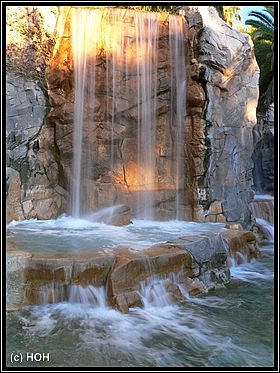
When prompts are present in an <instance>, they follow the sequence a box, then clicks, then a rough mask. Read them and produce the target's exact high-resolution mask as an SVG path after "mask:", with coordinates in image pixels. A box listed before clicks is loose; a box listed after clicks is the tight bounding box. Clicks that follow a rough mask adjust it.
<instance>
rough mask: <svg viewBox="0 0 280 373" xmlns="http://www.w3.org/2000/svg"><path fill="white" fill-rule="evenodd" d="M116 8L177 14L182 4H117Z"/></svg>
mask: <svg viewBox="0 0 280 373" xmlns="http://www.w3.org/2000/svg"><path fill="white" fill-rule="evenodd" d="M116 8H126V9H132V10H138V11H143V12H167V13H170V14H176V12H177V10H178V9H179V8H181V7H180V6H154V5H151V6H116Z"/></svg>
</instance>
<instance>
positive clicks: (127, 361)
mask: <svg viewBox="0 0 280 373" xmlns="http://www.w3.org/2000/svg"><path fill="white" fill-rule="evenodd" d="M261 251H262V254H263V256H262V258H261V259H258V260H255V261H252V262H251V263H245V264H242V265H240V266H238V267H232V268H231V274H232V281H231V284H230V285H228V286H227V287H226V288H223V289H220V290H216V291H213V292H210V293H208V294H207V295H205V296H203V297H201V298H191V297H189V296H187V298H186V300H185V301H183V302H181V303H180V304H176V305H166V306H164V305H161V306H157V305H155V304H154V303H151V302H149V301H148V300H146V302H145V307H144V308H143V309H137V308H134V309H132V310H131V311H130V312H129V313H128V314H122V313H120V312H118V311H116V310H113V309H111V308H109V307H107V306H106V304H105V303H102V302H98V304H99V305H93V304H87V302H84V300H83V299H81V302H83V303H79V300H78V301H77V297H76V301H75V302H67V303H66V302H62V303H57V304H49V305H42V306H28V307H25V308H24V309H23V310H21V311H14V312H8V313H7V365H8V366H14V367H16V366H17V367H20V366H21V367H23V366H28V367H50V366H52V367H270V366H273V365H274V360H273V354H274V353H273V352H274V345H273V340H274V336H273V333H274V332H273V330H274V325H273V319H274V314H273V298H274V294H273V257H274V256H273V252H274V248H273V243H271V242H266V243H264V244H263V245H261ZM74 291H78V289H74ZM143 294H144V293H143ZM98 296H99V297H101V299H102V294H101V293H99V295H98ZM32 353H33V355H31V354H32ZM36 353H37V355H35V354H36ZM15 354H16V355H15ZM43 354H45V355H43ZM17 355H18V356H21V357H22V362H21V363H17V362H16V361H15V360H14V358H15V356H17ZM31 356H33V361H32V360H31ZM44 356H45V357H44ZM27 357H28V359H27ZM35 357H36V359H37V361H36V360H35ZM43 358H44V360H43Z"/></svg>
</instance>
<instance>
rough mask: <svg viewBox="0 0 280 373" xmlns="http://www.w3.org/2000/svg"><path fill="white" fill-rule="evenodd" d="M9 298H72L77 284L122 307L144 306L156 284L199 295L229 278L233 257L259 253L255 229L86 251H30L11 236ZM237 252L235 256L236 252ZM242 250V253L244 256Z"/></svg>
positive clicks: (173, 292)
mask: <svg viewBox="0 0 280 373" xmlns="http://www.w3.org/2000/svg"><path fill="white" fill-rule="evenodd" d="M7 247H8V255H7V279H8V281H7V284H8V287H7V294H8V297H7V302H8V306H9V307H10V308H11V309H12V308H14V307H16V306H17V307H20V306H22V305H23V304H38V303H55V302H60V301H68V300H69V298H70V294H71V289H73V286H75V287H82V288H84V289H86V288H89V287H95V288H97V289H98V288H99V289H101V288H102V289H104V293H105V294H106V295H105V296H106V298H107V304H108V305H110V306H112V307H115V308H116V309H118V310H120V311H122V312H128V311H129V309H130V308H131V307H143V305H144V302H145V300H147V299H149V297H151V298H152V297H153V296H155V293H154V292H153V289H154V288H156V287H157V286H158V287H159V289H160V292H163V293H165V295H166V296H167V299H168V302H169V303H174V302H178V301H181V300H183V299H185V295H184V294H185V293H188V294H189V295H191V296H199V295H202V294H204V293H206V292H208V291H209V290H211V289H216V288H219V287H223V286H225V285H226V284H227V283H229V281H230V271H229V268H228V264H227V262H228V263H229V258H234V257H235V256H236V257H237V258H238V254H240V255H242V256H243V257H244V256H245V255H247V259H248V260H250V259H251V258H252V257H259V250H258V245H257V242H256V237H255V235H254V234H253V233H252V232H249V231H239V230H234V229H228V230H225V231H224V232H222V233H221V234H214V233H205V234H200V235H196V236H188V237H180V238H178V239H175V240H172V241H169V242H166V243H163V244H157V245H153V246H151V247H149V248H146V249H141V250H139V249H137V250H134V249H133V248H118V249H112V250H111V251H110V252H104V251H102V250H101V251H96V250H94V251H91V252H90V251H89V252H87V253H83V254H79V255H76V254H67V255H64V254H62V253H61V254H55V255H51V254H45V255H42V254H40V255H39V254H33V255H31V254H29V253H28V252H25V251H21V250H17V248H16V247H15V245H14V244H13V241H12V239H10V240H8V244H7ZM234 255H235V256H234ZM240 255H239V257H240Z"/></svg>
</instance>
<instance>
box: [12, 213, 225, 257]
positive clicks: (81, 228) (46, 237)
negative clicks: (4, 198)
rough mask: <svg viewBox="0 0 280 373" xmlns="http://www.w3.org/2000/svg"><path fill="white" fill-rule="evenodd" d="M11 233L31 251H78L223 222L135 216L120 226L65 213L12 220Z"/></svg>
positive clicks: (218, 227)
mask: <svg viewBox="0 0 280 373" xmlns="http://www.w3.org/2000/svg"><path fill="white" fill-rule="evenodd" d="M7 228H8V229H9V231H10V233H9V237H10V238H13V240H14V241H15V243H16V244H17V245H18V246H19V247H20V248H21V249H25V250H27V251H31V252H54V253H59V252H77V251H83V250H84V251H85V250H95V251H96V250H102V251H104V250H108V249H109V250H110V249H113V248H117V247H128V248H133V249H134V250H141V249H142V248H147V247H149V246H151V245H153V244H156V243H163V242H166V241H168V240H172V239H175V238H178V237H180V236H187V235H193V234H200V233H205V232H209V231H210V232H215V233H218V232H221V231H222V230H223V229H225V228H224V224H223V223H196V222H188V221H179V220H171V221H164V222H162V221H149V220H133V221H132V224H129V225H126V226H122V227H117V226H113V225H107V224H104V223H97V222H94V221H91V220H86V219H77V218H73V217H69V216H66V215H63V216H61V217H59V218H58V219H55V220H36V219H30V220H23V221H12V222H11V223H9V224H8V225H7Z"/></svg>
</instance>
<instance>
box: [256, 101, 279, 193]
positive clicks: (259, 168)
mask: <svg viewBox="0 0 280 373" xmlns="http://www.w3.org/2000/svg"><path fill="white" fill-rule="evenodd" d="M253 135H254V145H255V147H254V152H253V154H252V160H253V162H254V168H253V180H254V190H255V191H256V192H257V193H269V194H274V104H271V105H270V106H269V108H268V110H267V111H266V112H265V113H259V115H258V124H257V126H256V127H255V128H254V132H253Z"/></svg>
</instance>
